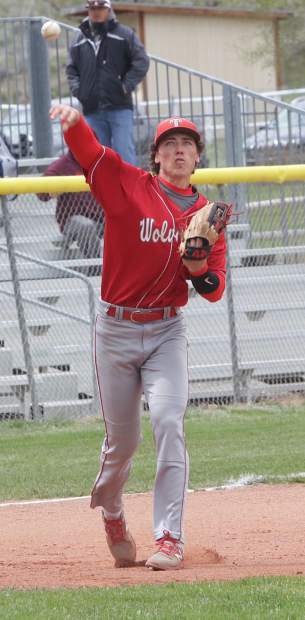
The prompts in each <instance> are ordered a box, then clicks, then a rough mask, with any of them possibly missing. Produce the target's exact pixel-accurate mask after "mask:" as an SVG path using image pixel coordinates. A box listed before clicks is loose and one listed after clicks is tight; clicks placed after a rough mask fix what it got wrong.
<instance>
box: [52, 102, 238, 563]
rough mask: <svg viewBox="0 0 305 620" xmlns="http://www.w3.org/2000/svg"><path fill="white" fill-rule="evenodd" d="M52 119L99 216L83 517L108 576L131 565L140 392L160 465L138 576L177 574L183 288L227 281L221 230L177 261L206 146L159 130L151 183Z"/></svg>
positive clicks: (208, 288)
mask: <svg viewBox="0 0 305 620" xmlns="http://www.w3.org/2000/svg"><path fill="white" fill-rule="evenodd" d="M50 117H51V119H55V118H57V117H59V118H60V120H61V123H62V127H63V130H64V132H65V140H66V142H67V144H68V145H69V147H70V149H71V150H72V151H73V153H74V155H75V157H76V158H77V159H78V161H79V163H80V165H81V166H82V168H83V169H84V171H85V173H86V178H87V180H88V182H89V184H90V187H91V189H92V191H93V193H94V195H95V197H96V199H97V200H98V201H101V202H102V203H103V206H104V210H105V237H104V248H103V272H102V284H101V299H100V304H99V311H98V314H97V319H96V326H95V356H94V357H95V362H96V372H97V380H98V387H99V393H100V401H101V409H102V413H103V417H104V423H105V431H106V434H105V439H104V443H103V447H102V452H101V469H100V472H99V474H98V476H97V479H96V481H95V485H94V488H93V490H92V498H91V507H92V508H96V507H97V506H100V507H102V515H103V519H104V524H105V529H106V538H107V543H108V546H109V549H110V552H111V553H112V555H113V557H114V558H115V566H128V565H132V564H133V563H134V562H135V558H136V545H135V542H134V540H133V538H132V536H131V534H130V532H129V530H128V529H127V526H126V521H125V517H124V508H123V501H122V494H123V488H124V485H125V484H126V481H127V479H128V475H129V472H130V468H131V463H132V456H133V454H134V452H135V450H136V448H137V446H138V443H139V440H140V401H141V394H142V392H144V394H145V399H146V401H147V403H148V406H149V412H150V418H151V422H152V428H153V434H154V440H155V446H156V455H157V468H156V478H155V485H154V508H153V523H154V536H155V539H156V543H157V551H156V552H155V553H153V554H152V555H151V557H150V558H149V559H148V560H147V562H146V566H147V567H149V568H153V569H158V570H167V569H177V568H181V567H182V562H183V553H184V551H183V549H184V535H183V517H184V506H185V499H186V491H187V487H188V471H189V460H188V454H187V451H186V446H185V438H184V415H185V411H186V406H187V401H188V368H187V338H186V328H185V322H184V319H183V314H182V312H181V306H184V305H185V304H186V303H187V301H188V284H187V280H188V279H189V278H191V280H192V282H193V284H194V287H195V289H196V290H197V291H198V292H199V294H200V295H201V296H202V297H204V298H205V299H206V300H208V301H210V302H216V301H217V300H219V299H220V298H221V296H222V294H223V292H224V289H225V274H226V243H225V237H224V234H223V232H221V233H220V234H219V236H218V237H217V240H215V239H214V241H215V243H214V245H211V246H209V248H207V249H206V255H205V257H204V258H202V259H201V260H199V261H192V260H185V259H184V258H183V259H181V256H180V253H179V247H180V232H181V228H184V226H182V222H183V221H184V220H185V219H186V218H187V216H189V215H190V214H192V213H196V212H197V211H198V210H199V209H201V208H202V207H205V206H207V203H208V200H207V198H205V197H204V196H203V195H201V194H199V193H198V191H197V189H196V188H195V187H193V186H191V185H190V177H191V174H192V172H193V171H194V168H195V167H196V165H197V163H198V162H199V159H200V153H201V151H202V148H203V145H202V143H201V139H200V134H199V132H198V129H197V127H196V126H195V125H194V123H192V122H190V121H188V120H185V119H181V118H171V119H167V120H165V121H162V122H161V123H160V124H159V125H158V127H157V131H156V135H155V139H154V144H153V146H152V152H151V164H152V169H153V171H154V172H155V175H152V174H151V173H149V172H146V171H144V170H141V169H140V168H136V167H134V166H131V165H130V164H127V163H125V162H124V161H123V160H122V159H121V157H120V156H119V155H118V154H117V153H115V152H114V151H113V150H112V149H110V148H107V147H104V146H102V145H100V144H99V143H98V141H97V140H96V138H95V136H94V134H93V132H92V130H91V129H90V127H89V126H88V125H87V123H86V121H85V119H84V117H83V116H82V115H81V114H80V113H79V111H78V110H76V109H74V108H71V107H70V106H65V105H57V106H54V107H53V108H51V111H50ZM194 242H195V247H196V248H197V247H200V243H201V240H200V239H199V242H200V243H199V246H197V240H196V239H195V240H194ZM208 249H209V253H208Z"/></svg>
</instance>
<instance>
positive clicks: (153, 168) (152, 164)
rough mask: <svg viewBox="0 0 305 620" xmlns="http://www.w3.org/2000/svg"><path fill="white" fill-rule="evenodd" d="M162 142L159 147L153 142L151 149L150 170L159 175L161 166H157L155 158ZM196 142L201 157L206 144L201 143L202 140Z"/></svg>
mask: <svg viewBox="0 0 305 620" xmlns="http://www.w3.org/2000/svg"><path fill="white" fill-rule="evenodd" d="M161 142H162V140H160V142H159V144H157V146H156V145H155V144H154V142H153V143H152V145H151V147H150V158H149V169H150V171H151V172H152V173H153V174H159V172H160V164H157V163H156V162H155V157H156V152H157V150H158V148H159V146H160V144H161ZM195 142H196V147H197V151H198V154H199V155H201V153H202V151H203V149H204V144H203V142H201V140H195ZM196 165H197V164H196ZM196 165H195V168H196Z"/></svg>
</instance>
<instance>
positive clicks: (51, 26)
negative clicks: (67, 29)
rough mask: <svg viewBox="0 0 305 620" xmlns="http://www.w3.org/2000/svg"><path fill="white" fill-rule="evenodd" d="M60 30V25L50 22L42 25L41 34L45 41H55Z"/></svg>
mask: <svg viewBox="0 0 305 620" xmlns="http://www.w3.org/2000/svg"><path fill="white" fill-rule="evenodd" d="M60 30H61V28H60V25H59V24H58V23H57V22H54V21H52V20H50V21H48V22H45V23H44V24H43V25H42V27H41V34H42V36H43V38H44V39H46V41H56V39H58V37H59V35H60Z"/></svg>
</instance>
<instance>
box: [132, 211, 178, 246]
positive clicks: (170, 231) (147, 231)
mask: <svg viewBox="0 0 305 620" xmlns="http://www.w3.org/2000/svg"><path fill="white" fill-rule="evenodd" d="M154 222H155V220H154V218H153V217H145V218H144V219H143V220H141V221H140V240H141V241H144V242H148V241H153V242H154V243H158V241H162V243H172V241H173V240H174V239H175V240H176V241H177V242H178V241H179V232H178V231H177V230H176V229H175V228H169V224H168V222H167V221H166V220H164V221H163V223H162V226H161V228H158V227H157V226H154Z"/></svg>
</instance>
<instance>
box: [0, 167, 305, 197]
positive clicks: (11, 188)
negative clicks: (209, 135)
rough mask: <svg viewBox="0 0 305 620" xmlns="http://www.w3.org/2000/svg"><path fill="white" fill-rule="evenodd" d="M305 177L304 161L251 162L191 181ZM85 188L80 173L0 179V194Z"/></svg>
mask: <svg viewBox="0 0 305 620" xmlns="http://www.w3.org/2000/svg"><path fill="white" fill-rule="evenodd" d="M304 180H305V164H297V165H288V166H253V167H246V166H244V167H236V168H201V169H200V170H196V172H195V173H194V174H193V176H192V182H193V183H197V184H202V185H235V184H237V183H280V184H281V183H288V182H292V181H304ZM88 190H89V186H88V185H87V183H86V181H85V178H84V177H83V175H79V176H66V177H43V176H41V177H16V178H6V179H0V194H1V195H5V194H36V193H37V192H48V193H50V194H52V193H62V192H85V191H88Z"/></svg>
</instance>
